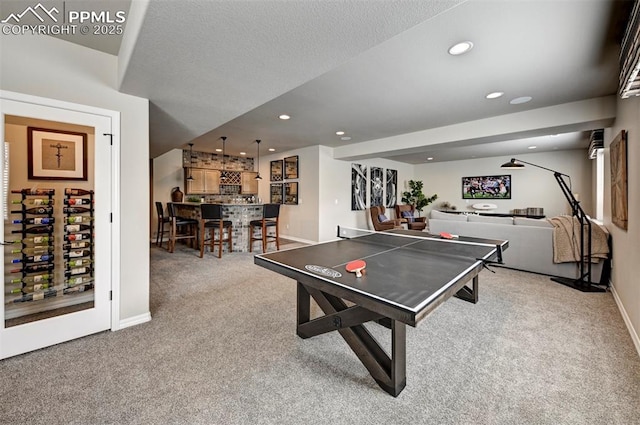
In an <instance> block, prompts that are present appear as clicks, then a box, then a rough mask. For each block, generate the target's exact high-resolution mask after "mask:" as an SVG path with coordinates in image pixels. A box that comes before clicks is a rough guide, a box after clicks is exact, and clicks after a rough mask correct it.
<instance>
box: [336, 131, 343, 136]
mask: <svg viewBox="0 0 640 425" xmlns="http://www.w3.org/2000/svg"><path fill="white" fill-rule="evenodd" d="M343 134H344V131H336V135H338V136H342V135H343Z"/></svg>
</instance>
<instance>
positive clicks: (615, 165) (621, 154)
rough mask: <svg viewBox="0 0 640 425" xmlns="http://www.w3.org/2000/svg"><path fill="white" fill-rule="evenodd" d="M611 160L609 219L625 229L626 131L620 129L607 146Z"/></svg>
mask: <svg viewBox="0 0 640 425" xmlns="http://www.w3.org/2000/svg"><path fill="white" fill-rule="evenodd" d="M609 152H610V160H611V221H612V222H613V224H615V225H616V226H618V227H619V228H621V229H624V230H627V226H628V223H629V216H628V198H627V196H628V188H627V132H626V131H625V130H622V131H621V132H620V133H619V134H618V135H617V136H616V138H615V139H614V140H613V142H611V146H610V147H609Z"/></svg>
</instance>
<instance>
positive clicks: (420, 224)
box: [396, 205, 427, 230]
mask: <svg viewBox="0 0 640 425" xmlns="http://www.w3.org/2000/svg"><path fill="white" fill-rule="evenodd" d="M403 213H404V214H403ZM414 213H415V211H414V209H413V205H396V217H398V218H399V219H401V220H403V222H404V223H407V229H409V230H424V229H425V228H426V227H427V218H426V217H415V216H414ZM409 214H410V217H406V216H407V215H409Z"/></svg>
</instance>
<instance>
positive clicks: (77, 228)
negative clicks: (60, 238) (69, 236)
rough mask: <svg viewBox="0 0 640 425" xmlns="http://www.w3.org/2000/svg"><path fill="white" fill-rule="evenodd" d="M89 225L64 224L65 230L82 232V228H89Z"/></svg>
mask: <svg viewBox="0 0 640 425" xmlns="http://www.w3.org/2000/svg"><path fill="white" fill-rule="evenodd" d="M90 229H91V226H89V225H88V224H67V225H66V226H64V231H65V232H82V231H83V230H90Z"/></svg>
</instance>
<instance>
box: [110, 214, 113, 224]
mask: <svg viewBox="0 0 640 425" xmlns="http://www.w3.org/2000/svg"><path fill="white" fill-rule="evenodd" d="M109 223H113V213H109Z"/></svg>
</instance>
